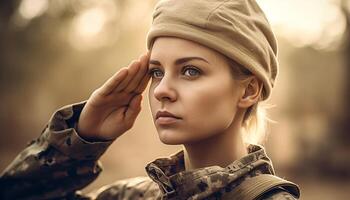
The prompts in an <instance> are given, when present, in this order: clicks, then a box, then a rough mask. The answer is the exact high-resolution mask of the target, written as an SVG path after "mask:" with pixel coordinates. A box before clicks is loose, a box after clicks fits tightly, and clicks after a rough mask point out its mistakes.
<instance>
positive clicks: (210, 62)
mask: <svg viewBox="0 0 350 200" xmlns="http://www.w3.org/2000/svg"><path fill="white" fill-rule="evenodd" d="M149 73H150V74H151V77H152V80H151V85H150V89H149V99H150V101H149V102H150V107H151V112H152V116H153V121H154V124H155V126H156V129H157V131H158V134H159V138H160V140H161V141H162V142H163V143H165V144H190V143H195V142H199V141H200V140H203V139H207V138H209V137H212V136H216V135H217V134H220V133H223V132H225V131H227V130H228V128H229V127H230V125H231V124H232V122H233V120H234V118H235V115H236V111H237V102H238V99H239V95H238V94H240V93H241V92H240V90H241V87H240V86H239V85H238V82H237V81H235V80H234V79H233V76H232V73H231V71H230V66H229V65H228V63H227V62H226V59H225V57H224V56H223V55H221V54H219V53H217V52H216V51H214V50H212V49H209V48H207V47H205V46H202V45H200V44H197V43H194V42H191V41H189V40H184V39H179V38H175V37H160V38H158V39H156V41H155V42H154V45H153V48H152V52H151V57H150V65H149ZM159 111H160V112H162V111H166V112H169V113H171V114H172V115H174V116H176V118H173V117H167V114H164V113H163V114H161V115H159V116H160V117H159V118H157V112H159ZM160 112H159V113H160ZM159 113H158V114H159Z"/></svg>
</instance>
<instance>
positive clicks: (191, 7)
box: [147, 0, 278, 100]
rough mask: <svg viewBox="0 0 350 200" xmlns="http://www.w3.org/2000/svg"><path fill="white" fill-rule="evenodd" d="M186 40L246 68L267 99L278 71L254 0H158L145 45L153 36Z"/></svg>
mask: <svg viewBox="0 0 350 200" xmlns="http://www.w3.org/2000/svg"><path fill="white" fill-rule="evenodd" d="M161 36H172V37H179V38H183V39H188V40H191V41H194V42H197V43H199V44H202V45H204V46H207V47H209V48H212V49H214V50H216V51H218V52H220V53H222V54H224V55H226V56H227V57H229V58H230V59H233V60H235V61H236V62H238V63H239V64H241V65H242V66H244V67H246V68H247V69H249V70H250V71H251V72H252V73H253V74H255V75H256V76H257V77H258V78H259V79H261V80H262V82H263V83H264V87H263V100H266V99H268V97H269V96H270V94H271V89H272V87H273V86H274V82H275V79H276V76H277V71H278V61H277V42H276V39H275V36H274V34H273V32H272V30H271V27H270V25H269V22H268V20H267V18H266V17H265V15H264V13H263V11H262V10H261V9H260V7H259V6H258V4H257V3H256V1H255V0H231V1H228V0H176V1H174V0H162V1H159V2H158V4H157V5H156V7H155V10H154V13H153V22H152V25H151V28H150V30H149V32H148V35H147V47H148V49H151V48H152V45H153V43H154V41H155V39H156V38H157V37H161Z"/></svg>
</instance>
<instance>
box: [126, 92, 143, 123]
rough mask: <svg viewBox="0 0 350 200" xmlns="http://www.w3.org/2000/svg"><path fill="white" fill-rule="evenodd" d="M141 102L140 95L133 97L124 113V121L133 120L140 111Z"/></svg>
mask: <svg viewBox="0 0 350 200" xmlns="http://www.w3.org/2000/svg"><path fill="white" fill-rule="evenodd" d="M141 101H142V95H141V94H138V95H136V96H135V97H133V98H132V99H131V101H130V103H129V107H128V109H127V111H126V113H125V119H126V120H135V119H136V117H137V115H138V114H139V113H140V111H141Z"/></svg>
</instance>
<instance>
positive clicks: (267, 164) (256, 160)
mask: <svg viewBox="0 0 350 200" xmlns="http://www.w3.org/2000/svg"><path fill="white" fill-rule="evenodd" d="M83 106H84V102H82V103H78V104H73V105H69V106H66V107H63V108H61V109H59V110H58V111H57V112H55V113H54V115H53V116H52V117H51V119H50V121H49V123H48V124H47V126H46V127H45V129H44V130H43V132H42V134H41V135H40V137H39V138H38V139H36V140H33V141H32V142H30V143H29V144H28V146H27V147H26V148H25V149H24V150H23V151H22V152H21V153H20V154H19V155H18V156H17V157H16V158H15V160H14V161H13V162H12V163H11V164H10V165H9V166H8V167H7V168H6V169H5V170H4V171H3V172H2V174H1V176H0V199H2V200H7V199H35V200H37V199H81V200H82V199H86V200H92V199H98V200H109V199H115V200H124V199H132V200H134V199H171V200H177V199H179V200H180V199H193V200H195V199H228V198H226V197H225V195H226V194H228V193H230V191H232V190H233V189H234V188H235V187H236V186H237V185H238V184H240V183H241V182H242V181H243V180H244V179H246V178H249V177H253V176H257V175H259V174H274V169H273V167H272V164H271V161H270V159H269V158H268V156H267V155H266V153H265V150H264V148H263V147H261V146H257V145H250V146H249V147H248V151H249V154H248V155H247V156H245V157H243V158H241V159H239V160H236V161H234V162H233V163H231V164H230V165H228V166H227V167H226V168H222V167H219V166H211V167H206V168H201V169H196V170H191V171H186V170H185V167H184V157H183V156H184V154H183V152H182V151H181V152H178V153H177V154H174V155H172V156H170V157H168V158H160V159H156V160H155V161H153V162H151V163H149V164H148V165H147V166H146V171H147V174H148V175H149V177H136V178H131V179H127V180H120V181H116V182H115V183H112V184H110V185H107V186H104V187H102V188H100V189H97V190H96V191H94V192H92V193H89V194H82V193H81V192H80V191H79V190H80V189H82V188H84V187H85V186H86V185H88V184H89V183H91V182H92V181H94V180H95V179H96V177H97V176H98V175H99V173H100V172H101V171H102V170H101V164H100V162H99V161H98V159H99V158H100V156H101V155H102V154H103V153H104V152H105V151H106V149H107V148H108V146H109V145H110V144H111V143H112V142H88V141H85V140H84V139H82V138H80V137H79V135H78V134H77V132H76V131H75V129H74V127H75V126H76V123H77V120H78V118H79V115H80V112H81V110H82V108H83ZM298 197H299V194H294V195H292V194H291V193H289V192H288V191H287V190H285V189H283V188H281V187H279V188H276V189H274V190H272V191H269V192H268V193H266V194H265V195H263V197H261V198H260V199H264V200H287V199H297V198H298Z"/></svg>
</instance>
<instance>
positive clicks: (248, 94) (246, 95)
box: [238, 76, 263, 108]
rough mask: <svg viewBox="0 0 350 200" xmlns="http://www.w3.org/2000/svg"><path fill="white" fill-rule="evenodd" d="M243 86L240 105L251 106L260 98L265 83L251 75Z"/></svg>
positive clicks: (242, 106) (243, 106)
mask: <svg viewBox="0 0 350 200" xmlns="http://www.w3.org/2000/svg"><path fill="white" fill-rule="evenodd" d="M242 86H243V90H242V95H241V96H240V99H239V101H238V107H240V108H249V107H250V106H252V105H254V104H256V103H257V102H258V101H259V100H260V98H261V92H262V88H263V84H262V82H261V81H260V80H259V79H258V78H257V77H256V76H251V77H249V78H247V79H246V80H244V81H243V84H242Z"/></svg>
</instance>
